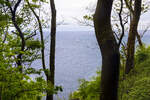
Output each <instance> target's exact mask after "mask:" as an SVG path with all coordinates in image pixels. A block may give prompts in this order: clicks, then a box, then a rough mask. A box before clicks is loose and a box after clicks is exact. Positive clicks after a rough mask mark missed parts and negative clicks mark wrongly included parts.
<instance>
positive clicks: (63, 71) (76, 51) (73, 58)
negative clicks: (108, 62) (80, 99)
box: [33, 31, 101, 100]
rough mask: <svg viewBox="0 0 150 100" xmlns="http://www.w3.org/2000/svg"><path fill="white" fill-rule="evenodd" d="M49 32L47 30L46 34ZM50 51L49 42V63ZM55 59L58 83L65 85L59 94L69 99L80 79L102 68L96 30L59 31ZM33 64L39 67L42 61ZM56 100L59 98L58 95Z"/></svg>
mask: <svg viewBox="0 0 150 100" xmlns="http://www.w3.org/2000/svg"><path fill="white" fill-rule="evenodd" d="M47 33H48V32H45V34H46V35H47ZM47 36H48V35H47ZM47 42H48V41H47ZM48 51H49V42H48V43H47V44H46V63H47V65H48V64H49V63H48V62H49V58H48V57H49V52H48ZM55 61H56V74H55V75H56V77H55V80H56V85H61V86H62V87H63V92H62V93H59V94H58V96H59V97H61V99H62V98H65V100H67V99H68V96H69V94H70V93H71V92H73V91H74V90H76V89H77V87H78V86H79V84H78V80H79V79H82V78H86V79H89V78H90V77H92V76H93V75H95V72H96V70H97V69H99V70H100V65H101V55H100V50H99V47H98V45H97V41H96V38H95V34H94V32H89V31H87V32H86V31H84V32H82V31H77V32H73V31H67V32H64V31H63V32H57V35H56V60H55ZM33 66H35V67H36V68H37V66H38V68H39V66H41V61H40V60H38V61H36V62H34V63H33ZM55 100H57V98H56V96H55ZM62 100H63V99H62Z"/></svg>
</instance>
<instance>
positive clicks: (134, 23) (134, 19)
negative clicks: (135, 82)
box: [125, 0, 142, 74]
mask: <svg viewBox="0 0 150 100" xmlns="http://www.w3.org/2000/svg"><path fill="white" fill-rule="evenodd" d="M125 1H126V0H125ZM126 2H127V1H126ZM130 3H131V4H130V5H132V1H130ZM126 5H129V4H128V2H127V3H126ZM141 6H142V0H135V1H134V9H133V8H132V6H129V9H130V11H131V14H132V16H131V21H130V30H129V36H128V42H127V59H126V67H125V73H126V74H128V73H129V72H130V71H131V69H133V67H134V53H135V39H136V36H137V35H138V32H137V28H138V23H139V20H140V16H141V11H142V7H141Z"/></svg>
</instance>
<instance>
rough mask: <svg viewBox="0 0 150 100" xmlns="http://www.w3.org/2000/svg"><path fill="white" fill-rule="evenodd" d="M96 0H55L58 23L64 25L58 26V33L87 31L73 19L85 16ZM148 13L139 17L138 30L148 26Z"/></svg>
mask: <svg viewBox="0 0 150 100" xmlns="http://www.w3.org/2000/svg"><path fill="white" fill-rule="evenodd" d="M95 2H97V0H55V5H56V9H57V17H58V18H57V19H59V20H58V22H59V21H62V20H64V23H65V25H60V26H58V30H60V31H74V30H76V31H80V30H83V31H87V30H93V29H92V28H91V27H83V26H81V25H79V24H78V23H77V21H76V20H75V18H78V19H82V17H83V16H84V15H85V14H87V13H88V12H87V10H86V7H88V6H91V5H94V3H95ZM149 18H150V11H149V12H148V13H146V14H144V15H142V16H141V20H140V25H139V29H144V28H145V27H146V26H147V25H150V20H149Z"/></svg>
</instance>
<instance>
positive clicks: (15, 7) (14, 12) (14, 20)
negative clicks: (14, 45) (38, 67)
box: [7, 0, 25, 72]
mask: <svg viewBox="0 0 150 100" xmlns="http://www.w3.org/2000/svg"><path fill="white" fill-rule="evenodd" d="M21 1H22V0H17V3H16V4H15V5H14V8H12V7H11V5H9V9H10V11H11V15H12V18H11V19H12V23H13V25H14V26H15V28H16V30H17V31H18V33H19V37H20V39H21V51H22V52H24V49H25V39H24V34H23V32H22V31H21V29H20V27H19V26H18V24H17V21H16V11H17V8H18V7H19V5H20V3H21ZM7 2H8V3H10V2H9V0H7ZM22 55H23V54H22V53H19V54H18V55H17V62H16V63H17V66H18V67H19V70H20V72H22V67H21V66H22Z"/></svg>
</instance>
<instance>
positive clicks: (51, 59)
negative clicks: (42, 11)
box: [47, 0, 56, 100]
mask: <svg viewBox="0 0 150 100" xmlns="http://www.w3.org/2000/svg"><path fill="white" fill-rule="evenodd" d="M50 7H51V33H50V36H51V38H50V39H51V40H50V55H49V63H50V64H49V67H50V76H48V80H49V81H50V82H51V83H52V85H55V46H56V8H55V2H54V0H50ZM47 100H53V95H51V94H50V95H48V96H47Z"/></svg>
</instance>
